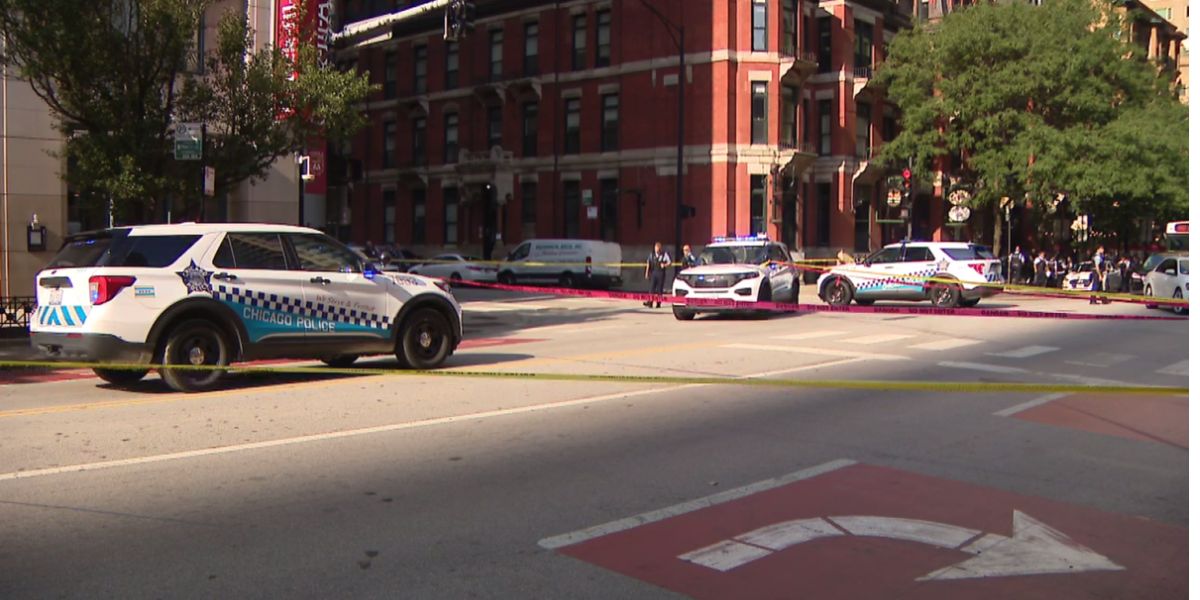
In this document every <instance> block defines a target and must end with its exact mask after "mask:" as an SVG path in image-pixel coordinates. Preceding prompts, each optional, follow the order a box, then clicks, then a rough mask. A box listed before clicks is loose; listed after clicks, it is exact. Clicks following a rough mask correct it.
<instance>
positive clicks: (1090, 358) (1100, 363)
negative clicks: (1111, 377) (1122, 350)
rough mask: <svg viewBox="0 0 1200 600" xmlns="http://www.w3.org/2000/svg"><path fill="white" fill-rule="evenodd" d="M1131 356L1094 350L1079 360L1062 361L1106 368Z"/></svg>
mask: <svg viewBox="0 0 1200 600" xmlns="http://www.w3.org/2000/svg"><path fill="white" fill-rule="evenodd" d="M1131 358H1133V355H1132V354H1113V353H1110V352H1096V353H1094V354H1089V355H1087V356H1084V357H1083V358H1081V359H1079V360H1067V361H1063V362H1065V363H1067V364H1070V365H1082V366H1085V367H1099V368H1101V369H1106V368H1108V367H1111V366H1113V365H1115V364H1117V363H1123V362H1125V361H1127V360H1129V359H1131Z"/></svg>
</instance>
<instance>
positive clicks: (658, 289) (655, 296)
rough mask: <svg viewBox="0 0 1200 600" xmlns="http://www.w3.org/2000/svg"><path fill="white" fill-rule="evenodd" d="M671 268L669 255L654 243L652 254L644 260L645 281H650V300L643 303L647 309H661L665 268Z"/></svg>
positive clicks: (660, 245) (660, 244)
mask: <svg viewBox="0 0 1200 600" xmlns="http://www.w3.org/2000/svg"><path fill="white" fill-rule="evenodd" d="M669 266H671V255H670V254H667V253H666V252H665V251H663V247H662V243H661V242H654V252H651V253H650V256H649V257H647V258H646V279H649V280H650V299H649V300H646V301H645V302H643V304H644V305H645V306H647V307H654V308H657V307H661V306H662V299H663V286H665V285H666V283H667V267H669Z"/></svg>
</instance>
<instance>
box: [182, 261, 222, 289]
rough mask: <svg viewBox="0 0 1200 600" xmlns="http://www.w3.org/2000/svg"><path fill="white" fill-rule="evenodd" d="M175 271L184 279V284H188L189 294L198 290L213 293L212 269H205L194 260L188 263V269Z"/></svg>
mask: <svg viewBox="0 0 1200 600" xmlns="http://www.w3.org/2000/svg"><path fill="white" fill-rule="evenodd" d="M175 273H176V274H177V275H179V278H180V279H182V280H183V285H185V286H187V291H188V293H189V294H194V293H196V292H204V293H206V294H211V293H212V291H213V289H212V275H213V274H212V271H205V270H204V269H202V268H200V267H198V266H196V261H194V260H193V261H192V264H190V265H188V267H187V268H186V269H184V270H182V271H176V272H175Z"/></svg>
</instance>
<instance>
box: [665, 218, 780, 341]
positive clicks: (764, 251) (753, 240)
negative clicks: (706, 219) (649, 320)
mask: <svg viewBox="0 0 1200 600" xmlns="http://www.w3.org/2000/svg"><path fill="white" fill-rule="evenodd" d="M698 258H699V259H700V264H699V265H698V266H695V267H692V268H690V269H684V270H683V271H681V272H680V273H679V274H678V275H676V276H675V282H674V284H672V287H671V292H672V294H673V295H674V296H677V297H684V298H703V299H724V300H732V301H734V302H744V303H745V302H792V303H795V302H799V300H800V273H799V271H798V270H797V269H796V266H795V264H794V263H793V262H792V257H791V255H790V254H789V253H788V251H787V247H786V246H784V245H783V244H781V243H779V242H773V241H771V240H769V239H767V236H765V235H761V234H760V235H753V236H744V237H717V238H713V241H712V243H711V244H709V245H707V246H705V247H704V250H703V251H702V252H701V253H700V256H699V257H698ZM671 309H672V312H674V313H675V318H676V319H679V320H681V321H690V320H691V319H693V318H695V317H696V313H697V312H725V311H730V310H735V309H736V307H735V308H734V309H731V308H730V307H729V306H703V305H695V304H679V303H676V304H674V305H673V306H672V307H671Z"/></svg>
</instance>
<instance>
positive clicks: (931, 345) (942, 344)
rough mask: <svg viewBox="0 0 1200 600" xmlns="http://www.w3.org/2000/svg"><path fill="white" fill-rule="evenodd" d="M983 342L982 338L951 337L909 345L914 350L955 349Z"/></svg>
mask: <svg viewBox="0 0 1200 600" xmlns="http://www.w3.org/2000/svg"><path fill="white" fill-rule="evenodd" d="M981 343H983V342H982V341H980V340H968V339H966V338H950V339H945V340H936V341H933V342H925V343H923V344H915V345H912V346H909V348H912V349H913V350H933V351H937V350H953V349H955V348H963V347H966V346H974V345H975V344H981Z"/></svg>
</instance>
